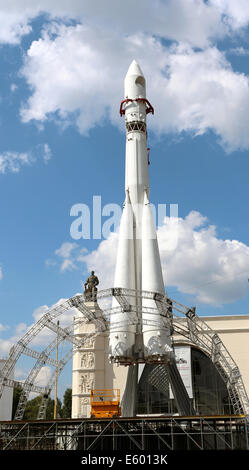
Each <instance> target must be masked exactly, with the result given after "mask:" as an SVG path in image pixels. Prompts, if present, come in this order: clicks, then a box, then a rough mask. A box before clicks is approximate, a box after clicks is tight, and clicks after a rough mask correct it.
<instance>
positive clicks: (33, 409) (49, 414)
mask: <svg viewBox="0 0 249 470" xmlns="http://www.w3.org/2000/svg"><path fill="white" fill-rule="evenodd" d="M41 399H42V398H41V396H39V397H36V398H33V400H29V401H28V402H27V405H26V409H25V413H24V419H37V415H38V411H39V406H40V404H41ZM61 408H62V406H61V401H60V400H59V399H57V418H61V414H62V413H61ZM53 418H54V400H52V399H51V398H50V397H49V398H48V404H47V409H46V419H53Z"/></svg>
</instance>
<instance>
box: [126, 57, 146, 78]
mask: <svg viewBox="0 0 249 470" xmlns="http://www.w3.org/2000/svg"><path fill="white" fill-rule="evenodd" d="M128 75H137V76H141V77H144V74H143V72H142V70H141V68H140V66H139V65H138V63H137V62H136V61H135V60H133V61H132V63H131V64H130V67H129V68H128V72H127V74H126V76H128Z"/></svg>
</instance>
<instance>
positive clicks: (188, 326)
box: [0, 288, 249, 420]
mask: <svg viewBox="0 0 249 470" xmlns="http://www.w3.org/2000/svg"><path fill="white" fill-rule="evenodd" d="M108 297H109V298H112V297H115V298H116V300H117V301H118V303H119V307H115V308H107V309H106V310H99V311H97V312H96V313H94V312H92V311H91V310H90V309H89V307H88V305H87V303H86V299H85V297H84V296H83V295H77V296H74V297H72V298H70V299H68V300H66V301H65V302H63V303H61V304H59V305H56V306H55V307H53V308H51V309H50V310H48V311H47V312H46V313H45V314H44V315H43V316H42V317H41V318H40V319H39V320H38V321H37V322H36V323H35V324H34V325H33V326H32V327H31V328H30V329H29V330H28V331H27V333H25V335H24V336H23V337H22V338H21V339H20V340H19V341H18V342H17V343H16V344H15V345H14V346H13V347H12V348H11V351H10V355H9V359H8V360H7V361H6V363H5V365H4V367H3V369H2V370H1V371H0V397H1V396H2V393H3V390H4V387H6V386H7V387H15V386H16V385H19V386H21V387H22V394H21V397H20V400H19V404H18V407H17V411H16V415H15V419H19V420H20V419H22V418H23V414H24V411H25V406H26V403H27V400H28V397H29V393H30V392H35V393H39V394H41V395H42V401H41V406H40V409H39V413H38V419H43V418H45V413H46V405H47V402H48V397H49V395H50V393H51V391H52V389H53V386H54V384H55V376H56V373H55V371H54V373H53V374H52V376H51V377H50V379H49V381H48V383H47V385H46V386H45V387H39V386H37V385H35V379H36V377H37V375H38V373H39V372H40V370H41V368H42V367H43V366H44V365H45V364H49V365H51V366H54V367H56V361H55V360H54V359H53V358H52V357H50V355H51V354H52V353H53V351H54V350H55V348H56V339H53V341H51V342H50V343H49V344H48V346H46V348H45V349H44V350H43V351H42V352H37V351H35V350H34V349H31V348H29V347H28V345H29V344H30V343H31V342H32V341H33V340H34V338H35V337H36V336H37V335H38V334H39V333H40V332H41V331H42V330H43V329H44V328H49V329H51V330H52V331H54V332H55V333H57V335H58V337H59V343H63V342H64V341H69V342H71V343H72V344H73V348H72V349H71V350H70V351H68V352H67V353H66V354H65V356H64V357H63V358H62V359H61V360H60V361H59V364H58V371H57V372H58V374H60V373H61V372H62V370H63V369H64V367H65V365H66V364H67V363H68V361H69V360H70V359H71V357H72V355H73V354H74V352H75V351H76V350H78V349H80V348H82V347H83V346H84V343H85V341H86V340H87V339H88V338H89V336H91V337H92V336H97V335H98V334H100V333H103V332H107V331H108V323H109V319H110V315H114V314H115V313H120V312H122V311H125V312H126V313H127V312H129V316H130V324H136V323H137V322H139V321H141V315H142V311H141V310H137V308H136V307H135V306H133V305H130V304H129V301H128V299H129V298H131V297H140V298H143V299H151V300H154V301H155V303H156V308H154V309H153V308H148V307H147V308H146V311H147V313H150V314H151V319H150V320H147V323H148V324H151V325H155V324H156V323H157V322H158V320H157V318H158V313H159V315H160V320H161V324H162V323H163V324H164V325H165V326H167V327H169V328H170V330H171V334H173V331H174V334H175V335H177V337H178V336H179V337H182V336H183V337H184V338H186V339H187V340H188V342H189V343H190V344H193V345H195V346H197V347H199V348H200V349H201V350H202V351H203V352H204V353H205V354H206V355H207V356H208V357H210V359H211V360H212V362H213V364H214V366H215V367H216V369H217V370H218V372H219V374H220V376H221V377H222V379H223V381H224V382H225V384H226V386H227V389H228V392H229V396H230V399H231V403H232V406H233V410H234V414H244V415H246V416H249V400H248V396H247V393H246V390H245V387H244V384H243V380H242V377H241V374H240V371H239V368H238V366H237V365H236V363H235V361H234V360H233V358H232V357H231V355H230V353H229V352H228V350H227V349H226V347H225V346H224V344H223V342H222V341H221V339H220V337H219V336H218V335H217V333H215V332H214V331H212V330H211V328H210V327H209V326H208V325H207V324H206V323H205V322H204V321H202V320H201V318H199V317H198V316H197V314H196V312H195V308H188V307H186V306H185V305H182V304H180V303H179V302H177V301H175V300H173V299H170V298H168V297H167V296H166V295H165V296H163V295H161V294H158V293H155V292H149V291H135V290H131V289H122V288H111V289H106V290H102V291H99V292H98V294H97V301H98V302H99V301H100V300H101V299H105V298H108ZM72 307H74V308H76V309H77V310H78V311H79V312H80V313H81V314H82V321H83V322H85V323H93V324H94V325H95V331H94V333H91V334H89V335H87V334H86V335H84V336H83V337H82V338H80V339H78V338H77V337H76V336H74V335H73V326H72V325H71V326H70V327H68V328H61V327H59V326H58V325H57V324H56V323H54V322H53V320H54V319H55V318H57V317H59V316H60V315H62V314H63V313H65V312H66V311H68V310H69V309H71V308H72ZM143 311H144V307H143ZM179 314H180V315H179ZM156 315H157V316H156ZM112 324H113V322H112ZM116 326H118V324H117V325H116ZM176 340H177V338H176ZM21 355H28V356H31V357H33V358H36V359H37V361H36V363H35V365H34V366H33V368H32V369H31V371H30V373H29V374H28V376H27V378H26V380H25V381H24V382H17V381H15V380H11V379H10V378H9V376H10V374H11V372H12V371H13V369H14V367H15V364H16V363H17V361H18V360H19V358H20V356H21Z"/></svg>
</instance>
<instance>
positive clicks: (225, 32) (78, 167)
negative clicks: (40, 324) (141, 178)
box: [0, 0, 249, 377]
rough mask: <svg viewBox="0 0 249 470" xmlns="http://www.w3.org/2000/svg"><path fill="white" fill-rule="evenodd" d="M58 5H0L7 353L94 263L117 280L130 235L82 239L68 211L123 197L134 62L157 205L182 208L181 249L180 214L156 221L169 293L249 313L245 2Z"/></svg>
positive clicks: (0, 331) (0, 282)
mask: <svg viewBox="0 0 249 470" xmlns="http://www.w3.org/2000/svg"><path fill="white" fill-rule="evenodd" d="M34 3H35V6H34ZM50 3H51V2H49V1H47V0H43V1H36V2H33V1H31V0H16V1H15V0H13V1H10V2H8V8H7V6H6V2H4V1H0V13H1V15H0V18H1V20H0V22H1V23H2V26H1V28H0V132H1V141H0V195H1V198H0V200H1V203H0V217H1V230H0V246H1V250H0V312H1V314H0V353H1V354H7V353H8V350H9V347H10V346H11V345H12V344H13V342H15V341H16V340H17V338H18V337H19V336H20V335H21V334H23V333H24V332H25V331H26V330H27V328H29V327H30V326H31V324H32V323H33V322H34V321H35V320H36V319H37V318H38V316H37V315H38V313H37V312H42V311H45V310H46V308H47V307H50V306H51V305H53V304H55V303H56V302H58V301H59V300H60V299H62V298H68V297H71V296H73V295H74V294H75V293H77V292H81V291H82V282H84V280H85V279H86V277H87V276H88V273H89V271H90V270H91V269H95V270H96V273H97V275H98V276H99V279H100V287H102V288H105V287H108V286H111V284H112V277H113V269H114V264H115V249H116V242H117V239H116V238H115V236H112V235H110V237H109V238H108V239H104V238H102V240H99V239H97V240H96V239H93V238H92V237H91V238H90V239H89V240H85V239H80V240H74V239H72V237H71V235H70V226H71V224H72V221H73V220H74V218H73V217H72V216H70V210H71V208H72V207H73V206H74V205H75V204H78V203H81V204H86V205H88V206H89V208H90V210H91V207H92V202H93V197H94V196H95V197H96V196H101V202H102V207H104V206H105V205H106V204H110V203H114V204H119V205H122V203H123V199H124V163H125V162H124V156H125V133H124V121H123V120H122V119H121V118H120V117H119V105H120V101H121V99H123V80H124V77H125V74H126V72H127V69H128V67H129V64H130V62H131V61H132V60H133V59H134V58H135V59H136V60H137V61H138V62H139V64H140V66H141V68H142V70H143V72H144V75H145V77H146V80H147V95H148V99H149V100H150V101H151V103H152V104H153V106H154V107H155V116H149V117H148V130H149V147H150V148H151V152H150V159H151V165H150V181H151V201H152V202H153V203H154V204H155V205H157V204H164V203H166V204H167V210H168V213H167V215H168V216H169V215H170V214H169V207H170V204H178V216H179V221H178V228H177V230H178V232H177V233H178V245H177V249H171V248H170V246H171V245H170V242H169V241H170V240H171V241H172V237H174V235H176V232H175V230H176V227H175V226H173V225H172V221H170V218H169V217H168V218H167V219H166V220H165V223H164V224H163V226H161V227H159V230H158V237H159V244H160V250H161V257H162V265H163V272H164V276H165V284H166V288H167V290H168V293H169V295H171V296H172V297H173V298H175V299H176V300H179V301H180V302H183V303H186V304H187V305H196V306H197V312H199V314H201V315H221V314H248V313H249V295H248V286H249V284H248V281H247V280H248V278H249V236H248V232H249V218H248V174H249V155H248V152H249V112H248V109H249V80H248V76H249V34H248V27H249V26H248V25H249V5H248V2H246V1H244V0H237V1H236V2H234V1H232V0H210V1H204V0H189V1H188V2H186V0H174V1H173V0H164V1H159V0H158V1H155V2H150V1H149V0H146V1H137V2H135V5H134V2H131V1H127V2H124V4H125V5H126V8H125V5H124V4H123V2H122V3H121V2H116V1H114V0H104V1H103V2H101V5H102V6H103V9H102V8H100V7H99V2H96V1H91V2H89V1H79V0H71V1H70V2H69V1H67V0H63V1H59V0H58V1H57V0H54V1H53V2H52V4H53V5H52V6H51V5H50ZM131 8H132V9H133V15H132V16H131V15H130V14H128V12H130V9H131ZM91 214H92V212H91ZM107 219H108V217H106V216H103V217H102V223H103V222H105V221H106V220H107ZM45 343H46V339H44V344H45ZM21 375H22V374H21V372H20V377H21Z"/></svg>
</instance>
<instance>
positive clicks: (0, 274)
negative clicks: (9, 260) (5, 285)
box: [0, 266, 3, 281]
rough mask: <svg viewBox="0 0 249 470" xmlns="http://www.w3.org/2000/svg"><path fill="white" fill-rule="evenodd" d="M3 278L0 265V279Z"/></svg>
mask: <svg viewBox="0 0 249 470" xmlns="http://www.w3.org/2000/svg"><path fill="white" fill-rule="evenodd" d="M1 279H3V268H2V267H1V266H0V281H1Z"/></svg>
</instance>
